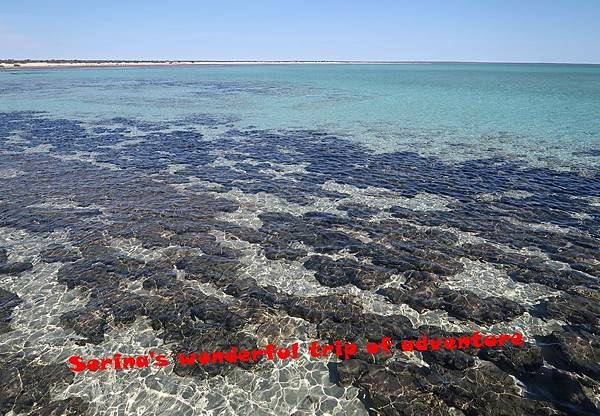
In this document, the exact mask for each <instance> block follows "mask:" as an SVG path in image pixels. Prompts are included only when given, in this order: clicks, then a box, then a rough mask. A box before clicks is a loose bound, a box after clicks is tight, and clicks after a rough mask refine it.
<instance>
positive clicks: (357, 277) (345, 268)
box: [304, 256, 393, 289]
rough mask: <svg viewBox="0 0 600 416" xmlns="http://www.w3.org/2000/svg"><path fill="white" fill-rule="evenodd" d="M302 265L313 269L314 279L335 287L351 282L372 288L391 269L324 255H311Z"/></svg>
mask: <svg viewBox="0 0 600 416" xmlns="http://www.w3.org/2000/svg"><path fill="white" fill-rule="evenodd" d="M304 267H306V268H307V269H310V270H314V271H315V277H316V279H317V280H318V281H319V282H320V283H321V284H323V285H325V286H330V287H337V286H343V285H346V284H353V285H355V286H357V287H359V288H360V289H373V288H374V287H376V286H379V285H381V284H383V283H385V282H386V281H387V280H388V279H389V278H390V277H391V275H392V274H393V271H392V270H390V269H386V268H384V267H379V266H373V265H369V264H361V263H359V262H357V261H355V260H352V259H338V260H332V259H330V258H329V257H325V256H312V257H310V258H309V259H308V260H307V261H306V262H304Z"/></svg>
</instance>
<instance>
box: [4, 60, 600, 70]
mask: <svg viewBox="0 0 600 416" xmlns="http://www.w3.org/2000/svg"><path fill="white" fill-rule="evenodd" d="M315 64H320V65H360V64H369V65H373V64H379V65H411V64H420V65H423V64H506V65H527V64H530V65H585V66H597V65H600V64H589V63H560V62H463V61H345V60H340V61H160V60H150V61H127V60H45V61H44V60H39V61H38V60H16V59H15V60H12V59H6V60H0V69H21V68H23V69H35V68H96V67H139V66H189V65H315Z"/></svg>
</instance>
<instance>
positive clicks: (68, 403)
mask: <svg viewBox="0 0 600 416" xmlns="http://www.w3.org/2000/svg"><path fill="white" fill-rule="evenodd" d="M73 378H74V373H72V372H71V371H70V370H69V369H68V368H67V366H65V365H59V364H49V365H39V364H34V363H31V362H30V361H29V360H26V359H24V358H23V357H17V356H8V357H6V356H5V357H2V359H1V360H0V413H2V414H6V413H7V412H9V411H13V412H15V413H17V414H21V413H27V414H34V415H63V414H65V415H69V414H70V415H81V414H85V412H86V410H87V407H88V405H87V403H85V402H84V401H83V400H81V399H79V398H72V399H67V400H63V401H53V400H52V399H51V396H50V394H49V393H50V391H51V389H54V388H59V387H60V386H66V385H68V384H69V383H71V382H72V380H73Z"/></svg>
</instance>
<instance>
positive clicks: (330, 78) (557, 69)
mask: <svg viewBox="0 0 600 416" xmlns="http://www.w3.org/2000/svg"><path fill="white" fill-rule="evenodd" d="M0 108H2V109H3V111H10V110H41V111H47V112H49V113H50V114H51V115H55V116H60V117H77V118H98V117H115V116H125V117H130V116H133V117H138V118H141V119H146V120H172V119H177V118H180V117H185V116H188V115H193V114H198V113H202V114H220V115H227V116H232V117H233V118H234V119H235V120H236V125H237V126H239V127H241V128H244V127H247V126H257V127H260V128H307V127H309V128H319V129H327V130H328V131H330V132H335V133H337V134H340V135H344V136H347V137H349V138H350V139H351V140H356V141H359V142H362V143H366V144H368V145H370V146H372V147H373V148H374V149H375V150H377V151H389V150H408V149H410V150H415V151H418V152H419V153H428V154H431V153H433V154H436V155H439V156H442V157H444V158H446V159H452V158H459V159H460V158H462V159H464V158H465V157H467V158H471V157H473V155H474V154H475V155H482V156H488V155H489V154H490V153H492V154H494V155H496V154H503V155H510V156H512V157H517V158H527V159H529V160H530V161H532V162H534V163H542V164H545V165H547V166H548V165H549V166H554V167H556V168H565V167H566V168H583V169H589V168H590V167H598V160H597V159H598V158H597V157H596V156H591V155H588V154H585V153H586V151H589V149H590V148H591V149H597V148H598V146H600V122H598V118H599V116H600V66H585V65H581V66H580V65H533V64H532V65H517V64H411V65H251V66H244V65H240V66H187V67H152V68H149V67H148V68H101V69H88V68H82V69H44V70H41V69H40V70H14V71H2V72H0ZM582 152H583V153H582ZM574 153H575V154H574Z"/></svg>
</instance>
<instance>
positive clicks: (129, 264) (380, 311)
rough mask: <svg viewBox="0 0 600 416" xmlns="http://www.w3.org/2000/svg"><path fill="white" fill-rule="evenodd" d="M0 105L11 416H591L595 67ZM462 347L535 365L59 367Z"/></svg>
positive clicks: (3, 79) (30, 91)
mask: <svg viewBox="0 0 600 416" xmlns="http://www.w3.org/2000/svg"><path fill="white" fill-rule="evenodd" d="M0 110H1V112H0V157H1V159H0V160H1V164H0V227H1V228H0V318H1V319H2V320H1V321H0V373H1V375H2V377H0V379H1V380H2V382H0V398H2V400H0V406H1V407H0V410H1V411H2V412H3V413H6V412H8V414H11V415H16V414H50V413H51V412H54V414H69V412H71V413H70V414H82V413H86V412H87V413H88V414H105V415H109V414H111V415H112V414H222V415H229V414H275V415H279V414H286V415H287V414H297V415H312V414H333V415H346V414H367V412H368V411H371V412H373V413H375V414H377V413H380V414H431V413H433V412H437V413H439V414H454V415H456V414H465V415H471V414H498V413H499V409H502V412H504V413H505V414H511V413H512V414H557V412H567V413H571V414H594V413H595V412H597V411H598V406H599V403H600V399H599V398H600V384H599V383H598V380H599V376H600V369H599V367H598V354H599V345H598V333H599V327H598V324H599V322H598V321H599V316H600V310H599V309H598V300H599V297H598V277H600V272H599V270H600V267H599V266H600V254H599V253H600V233H599V230H600V227H599V225H600V204H599V201H600V177H599V171H598V167H599V165H598V161H599V160H600V124H599V123H598V122H597V116H598V115H599V114H600V68H599V67H595V66H572V65H569V66H557V65H482V64H455V65H445V64H444V65H442V64H432V65H351V66H350V65H344V66H341V65H327V66H325V65H281V66H214V67H176V68H175V67H173V68H131V69H129V68H118V69H63V70H15V71H3V72H0ZM473 331H480V332H481V333H488V332H490V333H500V332H514V331H520V332H522V333H523V335H524V338H525V340H526V341H527V345H526V346H525V347H522V348H517V349H508V350H506V351H505V350H498V351H484V350H481V351H477V350H468V351H466V352H463V351H451V352H445V353H442V352H439V353H423V354H421V353H416V354H410V353H406V354H404V353H396V354H394V355H393V356H392V357H376V358H375V360H374V358H373V357H368V356H360V357H358V359H357V360H354V361H351V362H344V363H340V362H338V361H336V360H331V361H330V362H327V361H326V360H311V359H309V358H308V357H304V358H301V359H299V360H297V361H289V362H282V363H270V362H260V363H258V364H256V365H251V366H241V367H237V366H221V367H217V368H211V369H208V370H206V371H205V369H202V368H200V367H199V368H195V369H193V368H184V367H177V366H173V365H172V364H171V365H169V366H168V367H165V368H164V369H154V368H153V369H148V370H140V371H138V370H135V371H133V370H132V371H129V372H117V373H115V372H111V371H107V372H99V373H79V374H73V373H71V372H70V371H69V370H68V367H67V365H66V359H67V357H69V356H70V355H74V354H80V355H83V356H86V357H90V358H91V357H105V356H110V355H112V354H113V353H114V352H116V351H119V352H122V353H123V354H134V355H139V354H145V353H147V351H148V350H149V349H157V350H160V351H161V352H165V353H167V354H176V353H177V352H179V351H184V352H190V351H194V350H196V349H199V350H206V351H211V350H219V349H225V348H227V347H228V346H230V345H256V346H264V345H265V344H266V343H267V342H273V343H277V344H280V345H285V344H289V343H291V342H296V341H300V342H302V343H306V342H309V341H311V340H314V339H318V340H323V341H325V340H335V339H345V340H348V341H354V342H358V343H364V342H366V341H368V340H377V339H379V338H381V336H383V335H388V336H391V337H392V338H394V339H395V340H401V339H403V338H416V337H418V336H419V335H420V334H423V333H429V334H432V336H436V334H437V335H439V336H447V335H451V334H456V333H472V332H473ZM5 380H7V381H5ZM16 380H18V381H16ZM41 380H43V382H41ZM15 383H17V384H15ZM449 386H455V387H454V388H453V387H449ZM117 392H120V393H123V394H124V395H126V396H127V397H128V400H125V399H122V398H119V396H117V395H115V394H114V393H117ZM482 398H483V399H482Z"/></svg>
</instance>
